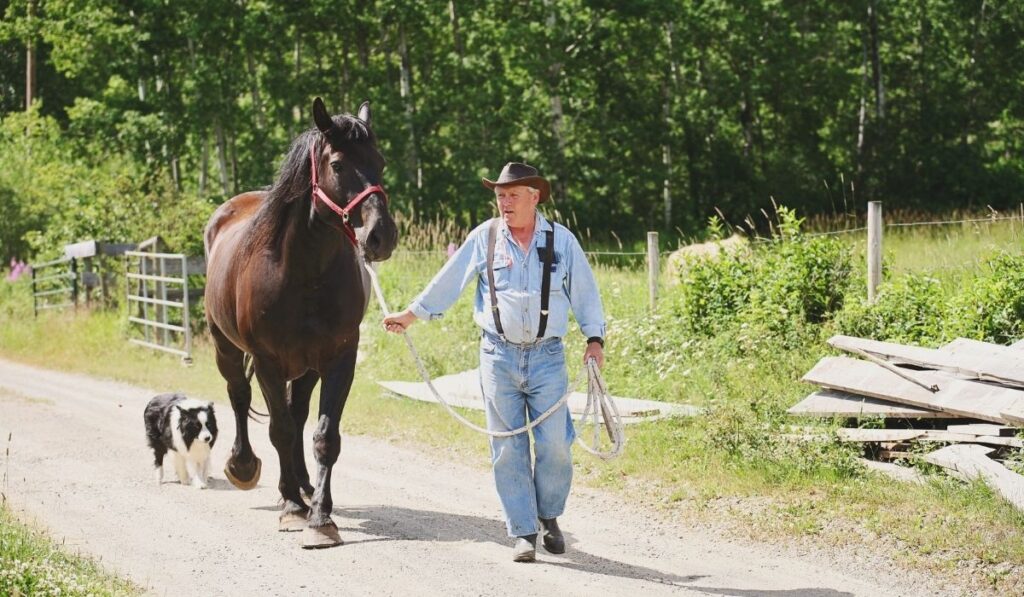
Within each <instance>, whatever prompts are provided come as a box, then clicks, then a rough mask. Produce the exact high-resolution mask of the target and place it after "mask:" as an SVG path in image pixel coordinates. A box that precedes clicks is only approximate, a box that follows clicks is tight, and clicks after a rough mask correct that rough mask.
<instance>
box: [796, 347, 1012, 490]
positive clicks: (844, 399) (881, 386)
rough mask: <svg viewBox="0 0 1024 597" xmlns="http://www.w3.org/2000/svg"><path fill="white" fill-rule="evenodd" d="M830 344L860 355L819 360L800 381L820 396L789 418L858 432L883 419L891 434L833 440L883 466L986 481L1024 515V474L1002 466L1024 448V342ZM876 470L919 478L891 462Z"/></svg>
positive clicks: (843, 433)
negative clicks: (916, 464)
mask: <svg viewBox="0 0 1024 597" xmlns="http://www.w3.org/2000/svg"><path fill="white" fill-rule="evenodd" d="M829 344H830V345H831V346H833V347H834V348H837V349H839V350H841V351H844V352H847V353H851V355H853V356H829V357H825V358H823V359H821V360H820V361H819V362H818V364H817V365H815V366H814V368H813V369H811V370H810V371H809V372H808V373H807V375H805V376H804V378H803V379H804V381H806V382H809V383H813V384H816V385H818V386H820V388H821V389H820V390H819V391H816V392H814V393H812V394H811V395H809V396H807V398H805V399H804V400H802V401H801V402H800V403H798V404H796V405H794V406H793V407H792V408H790V409H789V413H790V414H792V415H796V416H804V417H819V418H843V419H847V420H852V421H853V422H852V425H859V424H860V422H859V421H860V420H863V419H880V420H881V422H882V425H883V427H884V428H873V429H867V428H860V427H847V428H840V429H838V430H837V431H836V439H837V440H838V441H843V442H859V443H861V444H863V445H864V451H865V455H866V456H869V457H871V458H873V459H876V460H882V461H913V460H915V459H923V460H925V461H927V462H930V463H932V464H935V465H937V466H940V467H943V468H944V469H946V470H947V471H948V472H950V473H951V474H953V475H954V476H957V477H958V478H962V479H980V480H982V481H984V482H985V483H988V484H989V485H991V486H992V487H993V488H994V489H995V490H996V491H998V492H999V493H1001V494H1002V495H1004V496H1005V497H1007V499H1008V500H1010V501H1011V502H1012V503H1014V505H1016V506H1017V507H1019V508H1022V509H1024V497H1022V496H1024V477H1022V476H1021V475H1018V474H1017V473H1015V472H1013V471H1011V470H1009V469H1007V468H1006V467H1004V466H1003V464H1001V463H1000V460H1003V459H1005V458H1007V457H1010V456H1012V455H1014V454H1015V453H1017V452H1018V451H1019V450H1020V449H1021V448H1024V435H1022V436H1021V437H1017V434H1018V432H1019V431H1021V428H1024V342H1021V343H1017V344H1014V345H1012V346H1001V345H998V344H990V343H987V342H979V341H976V340H968V339H965V338H960V339H957V340H955V341H953V342H951V343H949V344H947V345H945V346H942V347H940V348H937V349H930V348H921V347H916V346H905V345H901V344H894V343H890V342H878V341H875V340H868V339H864V338H854V337H850V336H834V337H832V338H831V339H830V340H829ZM876 426H877V423H876ZM943 446H945V447H943ZM931 448H937V449H935V450H934V451H932V450H931ZM872 468H876V469H878V470H881V471H882V472H885V473H887V474H890V475H891V476H894V477H898V478H904V479H918V478H919V477H918V476H917V475H916V474H914V472H913V469H906V470H900V469H896V468H894V467H893V466H892V465H890V464H888V463H878V464H877V465H872ZM901 468H904V469H905V468H906V467H901Z"/></svg>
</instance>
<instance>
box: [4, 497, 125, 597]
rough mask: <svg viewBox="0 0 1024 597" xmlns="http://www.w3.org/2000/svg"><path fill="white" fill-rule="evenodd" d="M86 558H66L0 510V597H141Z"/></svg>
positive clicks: (56, 548)
mask: <svg viewBox="0 0 1024 597" xmlns="http://www.w3.org/2000/svg"><path fill="white" fill-rule="evenodd" d="M141 594H142V589H141V588H140V587H138V586H135V585H134V584H132V583H131V582H129V581H127V580H124V579H121V578H118V577H116V576H113V575H111V574H109V573H108V572H106V571H105V570H103V568H101V567H100V565H99V564H97V563H96V562H95V561H93V560H90V559H88V558H84V557H80V556H76V555H69V554H68V553H67V552H66V551H65V550H64V549H63V548H62V547H61V546H59V545H57V544H55V543H53V542H52V541H51V540H50V539H49V538H47V537H46V535H45V534H43V533H42V532H40V531H38V530H35V529H33V528H31V527H30V526H27V525H25V524H22V523H21V522H19V521H18V520H17V519H15V517H14V515H13V514H12V513H11V511H10V510H9V509H8V508H7V505H6V504H4V505H2V506H0V595H12V596H17V595H38V596H48V595H72V596H74V595H82V596H85V595H141Z"/></svg>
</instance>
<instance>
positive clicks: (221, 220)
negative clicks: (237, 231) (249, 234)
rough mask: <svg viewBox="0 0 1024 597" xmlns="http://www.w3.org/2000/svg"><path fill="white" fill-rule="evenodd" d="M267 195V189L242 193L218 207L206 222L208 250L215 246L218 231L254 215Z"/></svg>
mask: <svg viewBox="0 0 1024 597" xmlns="http://www.w3.org/2000/svg"><path fill="white" fill-rule="evenodd" d="M266 196H267V193H266V191H251V192H248V193H242V194H241V195H235V196H234V197H232V198H231V199H228V200H227V201H225V202H224V203H222V204H221V205H220V206H219V207H217V209H216V210H214V212H213V214H212V215H211V216H210V221H209V222H208V223H207V224H206V233H205V237H206V238H205V240H206V250H207V252H209V250H210V248H211V247H212V246H213V241H214V240H215V239H216V238H217V235H218V233H220V232H221V231H222V230H224V229H226V228H230V227H231V226H233V225H235V224H237V223H240V222H244V221H247V220H249V219H250V218H251V217H252V216H254V215H255V214H256V212H257V211H258V210H259V208H260V205H262V203H263V199H264V197H266Z"/></svg>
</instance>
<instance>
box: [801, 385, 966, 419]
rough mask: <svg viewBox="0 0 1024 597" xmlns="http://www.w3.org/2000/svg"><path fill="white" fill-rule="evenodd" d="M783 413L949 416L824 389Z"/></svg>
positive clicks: (911, 416) (892, 416)
mask: <svg viewBox="0 0 1024 597" xmlns="http://www.w3.org/2000/svg"><path fill="white" fill-rule="evenodd" d="M786 412H788V413H789V414H791V415H798V416H805V417H850V418H871V417H885V418H889V419H935V418H942V417H948V416H949V415H948V414H946V413H942V412H939V411H935V410H929V409H926V408H918V407H915V406H907V405H905V404H898V403H895V402H888V401H885V400H879V399H877V398H868V397H867V396H859V395H857V394H850V393H848V392H841V391H838V390H827V389H826V390H820V391H817V392H814V393H813V394H810V395H809V396H807V397H806V398H804V399H803V400H801V401H800V402H798V403H797V404H795V405H793V406H792V407H790V409H789V410H788V411H786Z"/></svg>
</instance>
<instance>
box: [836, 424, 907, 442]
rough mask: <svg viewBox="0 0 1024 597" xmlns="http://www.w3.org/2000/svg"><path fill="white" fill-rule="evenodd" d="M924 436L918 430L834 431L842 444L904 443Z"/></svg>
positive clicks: (853, 429) (848, 429)
mask: <svg viewBox="0 0 1024 597" xmlns="http://www.w3.org/2000/svg"><path fill="white" fill-rule="evenodd" d="M924 434H925V432H924V430H919V429H856V428H847V427H840V428H839V429H836V437H838V438H839V441H843V442H905V441H908V440H912V439H914V438H917V437H921V436H922V435H924Z"/></svg>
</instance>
